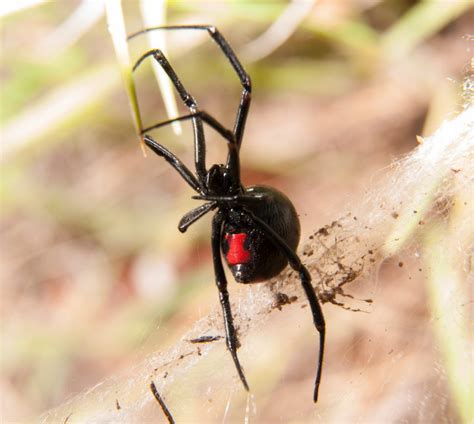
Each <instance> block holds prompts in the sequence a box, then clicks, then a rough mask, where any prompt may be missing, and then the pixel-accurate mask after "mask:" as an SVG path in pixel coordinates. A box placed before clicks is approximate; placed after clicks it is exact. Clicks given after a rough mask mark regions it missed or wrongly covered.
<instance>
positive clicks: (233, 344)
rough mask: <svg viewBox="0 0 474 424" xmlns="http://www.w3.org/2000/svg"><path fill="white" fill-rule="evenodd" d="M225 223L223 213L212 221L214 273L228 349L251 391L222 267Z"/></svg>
mask: <svg viewBox="0 0 474 424" xmlns="http://www.w3.org/2000/svg"><path fill="white" fill-rule="evenodd" d="M223 221H224V215H223V213H222V212H221V211H218V212H217V213H216V214H215V215H214V218H213V220H212V237H211V243H212V259H213V262H214V273H215V276H216V284H217V288H218V290H219V300H220V302H221V306H222V313H223V315H224V326H225V339H226V344H227V348H228V349H229V351H230V353H231V355H232V359H233V360H234V364H235V367H236V369H237V373H238V374H239V377H240V380H241V381H242V384H243V385H244V388H245V390H247V391H249V385H248V384H247V380H246V379H245V375H244V371H243V369H242V366H241V365H240V362H239V358H238V357H237V333H236V331H235V327H234V320H233V318H232V311H231V308H230V302H229V292H228V291H227V279H226V277H225V273H224V268H223V267H222V258H221V247H220V243H221V232H222V223H223Z"/></svg>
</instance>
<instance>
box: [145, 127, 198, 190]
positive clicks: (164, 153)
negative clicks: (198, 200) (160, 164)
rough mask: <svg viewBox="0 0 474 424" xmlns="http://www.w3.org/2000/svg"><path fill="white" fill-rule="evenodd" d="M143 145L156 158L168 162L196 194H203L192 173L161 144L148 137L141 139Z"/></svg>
mask: <svg viewBox="0 0 474 424" xmlns="http://www.w3.org/2000/svg"><path fill="white" fill-rule="evenodd" d="M143 140H144V141H145V144H146V145H147V146H148V147H149V148H150V149H151V150H153V151H154V152H155V153H156V154H157V155H158V156H161V157H163V158H164V159H165V160H166V162H168V163H169V164H170V165H171V166H172V167H173V168H174V169H175V170H176V171H178V172H179V175H181V177H183V179H184V180H185V181H186V182H187V183H188V184H189V185H190V186H191V188H192V189H194V190H195V191H197V192H198V193H202V194H204V193H203V191H202V188H201V185H200V184H199V181H198V180H197V179H196V177H195V176H194V175H193V173H192V172H191V171H190V170H189V169H188V168H187V167H186V165H184V163H183V162H181V161H180V160H179V159H178V158H177V157H176V156H175V155H173V153H171V152H170V151H169V150H168V149H166V148H165V147H164V146H162V145H161V144H159V143H157V142H156V141H155V140H153V138H151V137H150V136H149V135H146V136H145V137H143Z"/></svg>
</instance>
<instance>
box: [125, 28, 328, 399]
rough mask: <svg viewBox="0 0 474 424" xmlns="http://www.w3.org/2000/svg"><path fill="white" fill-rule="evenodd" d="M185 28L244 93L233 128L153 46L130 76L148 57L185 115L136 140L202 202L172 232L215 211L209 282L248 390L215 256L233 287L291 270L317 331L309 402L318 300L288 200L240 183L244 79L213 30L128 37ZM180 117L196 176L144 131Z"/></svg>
mask: <svg viewBox="0 0 474 424" xmlns="http://www.w3.org/2000/svg"><path fill="white" fill-rule="evenodd" d="M185 29H188V30H196V31H206V32H207V33H208V34H209V35H210V36H211V38H212V39H213V40H214V41H215V42H216V44H217V45H218V46H219V48H220V49H221V50H222V52H223V53H224V55H225V56H226V58H227V59H228V60H229V62H230V64H231V65H232V68H233V69H234V71H235V72H236V74H237V75H238V77H239V79H240V83H241V85H242V87H243V89H242V94H241V98H240V105H239V108H238V111H237V118H236V121H235V125H234V129H233V130H232V131H231V130H228V129H227V128H225V127H224V126H223V125H222V124H220V123H219V122H218V121H217V120H216V119H215V118H213V117H212V116H211V115H209V114H208V113H206V112H204V111H202V110H200V109H199V107H198V105H197V103H196V101H195V99H194V98H193V97H192V96H191V94H189V92H188V91H187V90H186V89H185V88H184V86H183V84H182V83H181V81H180V80H179V78H178V76H177V75H176V73H175V71H174V69H173V68H172V66H171V65H170V63H169V62H168V60H167V59H166V57H165V56H164V55H163V53H162V51H160V50H158V49H153V50H150V51H148V52H147V53H145V54H144V55H142V56H141V57H140V58H139V59H138V61H137V62H136V64H135V66H134V67H133V70H134V71H135V70H136V69H137V68H138V66H139V65H140V64H141V63H142V62H143V61H144V60H145V59H147V58H148V57H152V58H153V59H154V60H155V61H156V62H157V63H158V64H159V65H160V66H161V67H162V68H163V70H164V71H165V72H166V73H167V75H168V76H169V78H170V80H171V81H172V83H173V85H174V86H175V88H176V91H177V92H178V94H179V96H180V97H181V99H182V101H183V102H184V104H185V105H186V106H187V107H188V109H189V112H190V113H189V114H187V115H184V116H180V117H178V118H174V119H170V120H168V121H164V122H160V123H158V124H155V125H153V126H150V127H148V128H144V129H141V135H142V136H143V140H144V142H145V144H146V145H147V146H148V147H149V148H150V149H151V150H153V151H154V152H155V153H156V154H157V155H159V156H161V157H163V158H164V159H165V160H166V161H167V162H168V163H169V164H170V165H171V166H172V167H173V168H174V169H175V170H176V171H177V172H178V173H179V174H180V175H181V177H182V178H183V179H184V180H185V181H186V182H187V183H188V184H189V186H190V187H191V188H192V189H193V190H194V191H195V192H196V193H197V195H196V196H193V198H194V199H197V200H201V201H204V202H205V203H203V204H201V205H200V206H198V207H197V208H195V209H193V210H191V211H190V212H188V213H187V214H186V215H184V216H183V218H181V220H180V222H179V225H178V229H179V230H180V231H181V232H185V231H186V230H187V228H188V227H189V226H190V225H191V224H193V223H194V222H196V221H197V220H198V219H200V218H201V217H202V216H204V215H205V214H206V213H208V212H209V211H211V210H216V213H215V215H214V217H213V220H212V235H211V244H212V254H213V262H214V272H215V277H216V284H217V288H218V290H219V298H220V302H221V306H222V311H223V315H224V323H225V332H226V343H227V347H228V349H229V351H230V352H231V354H232V358H233V360H234V363H235V366H236V368H237V372H238V374H239V377H240V379H241V381H242V383H243V385H244V387H245V388H246V389H247V390H249V387H248V384H247V381H246V379H245V376H244V372H243V370H242V367H241V365H240V362H239V359H238V357H237V347H238V340H237V334H236V330H235V327H234V323H233V318H232V312H231V306H230V302H229V292H228V290H227V279H226V276H225V273H224V268H223V266H222V257H221V252H222V254H223V256H224V258H225V260H226V262H227V264H228V266H229V268H230V270H231V271H232V274H233V275H234V277H235V279H236V281H237V282H240V283H245V284H247V283H256V282H259V281H265V280H267V279H269V278H271V277H274V276H276V275H277V274H278V273H279V272H280V271H282V270H283V269H284V268H285V267H286V265H287V264H289V265H290V266H291V267H292V268H293V269H294V270H295V271H296V272H297V273H298V275H299V277H300V279H301V284H302V286H303V289H304V292H305V294H306V297H307V298H308V302H309V305H310V307H311V313H312V316H313V321H314V325H315V327H316V329H317V331H318V332H319V356H318V368H317V374H316V381H315V386H314V396H313V398H314V401H315V402H316V401H317V398H318V389H319V383H320V380H321V370H322V363H323V355H324V339H325V322H324V317H323V313H322V310H321V306H320V304H319V302H318V298H317V297H316V294H315V291H314V288H313V286H312V285H311V276H310V274H309V272H308V270H307V269H306V268H305V266H304V265H303V264H302V263H301V260H300V259H299V257H298V255H297V254H296V249H297V246H298V242H299V238H300V224H299V220H298V215H297V213H296V210H295V208H294V206H293V204H292V203H291V201H290V200H289V199H288V198H287V197H286V196H285V195H284V194H283V193H281V192H279V191H278V190H276V189H274V188H271V187H266V186H252V187H248V188H245V187H244V186H243V185H242V183H241V180H240V163H239V160H240V157H239V151H240V146H241V144H242V138H243V134H244V129H245V122H246V120H247V115H248V111H249V108H250V100H251V82H250V77H249V76H248V74H247V73H246V72H245V70H244V68H243V67H242V65H241V63H240V62H239V59H238V58H237V56H236V55H235V53H234V51H233V50H232V48H231V47H230V45H229V44H228V42H227V41H226V40H225V39H224V37H223V36H222V35H221V33H220V32H219V31H218V30H217V29H216V28H215V27H213V26H205V25H192V26H169V27H156V28H148V29H145V30H143V31H140V32H137V33H135V34H132V35H131V36H130V37H129V39H131V38H133V37H135V36H137V35H140V34H144V33H146V32H149V31H155V30H185ZM184 120H191V122H192V125H193V130H194V149H195V169H196V175H194V174H193V173H192V172H191V171H190V170H189V169H188V168H187V167H186V166H185V165H184V164H183V163H182V162H181V160H180V159H179V158H177V157H176V156H175V155H174V154H173V153H171V152H170V151H169V150H167V149H166V148H165V147H164V146H162V145H161V144H159V143H157V142H156V141H155V140H153V138H152V137H151V136H150V135H148V134H147V133H148V132H149V131H150V130H152V129H156V128H160V127H163V126H165V125H168V124H170V123H172V122H175V121H184ZM204 123H206V124H207V125H209V126H210V127H211V128H212V129H214V130H215V131H217V132H218V133H219V134H220V135H221V136H222V137H223V138H224V139H225V140H226V143H227V148H228V155H227V162H226V164H224V165H213V166H211V167H210V168H209V170H208V169H207V168H206V145H205V137H204V128H203V126H204Z"/></svg>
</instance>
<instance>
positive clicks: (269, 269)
mask: <svg viewBox="0 0 474 424" xmlns="http://www.w3.org/2000/svg"><path fill="white" fill-rule="evenodd" d="M245 192H246V194H261V195H263V196H264V199H262V200H261V201H258V202H255V203H253V202H252V203H249V204H247V205H245V206H244V209H245V210H247V211H249V212H251V213H252V214H253V215H255V216H256V217H258V218H260V219H261V220H262V221H264V222H265V223H266V224H268V225H269V226H270V227H271V228H272V229H273V230H274V231H275V232H276V233H277V234H278V235H279V236H280V237H281V238H282V239H283V240H284V241H285V242H286V243H287V245H288V246H289V247H290V248H291V249H292V250H293V251H296V248H297V247H298V242H299V239H300V223H299V219H298V215H297V213H296V210H295V208H294V206H293V204H292V203H291V201H290V199H288V197H286V196H285V195H284V194H283V193H281V192H280V191H278V190H276V189H274V188H272V187H268V186H251V187H248V188H247V189H246V190H245ZM232 212H233V213H230V214H229V215H228V219H226V221H225V222H224V231H223V237H222V240H221V246H222V252H223V254H224V257H225V260H226V262H227V265H228V266H229V268H230V270H231V271H232V274H233V275H234V278H235V280H236V281H237V282H239V283H256V282H259V281H264V280H267V279H269V278H272V277H274V276H275V275H277V274H279V273H280V272H281V271H282V270H283V269H284V268H285V267H286V265H287V264H288V260H287V256H286V255H285V254H284V253H283V252H281V250H280V249H279V248H278V247H277V246H276V245H275V244H274V243H273V242H272V241H270V240H269V239H268V238H267V237H266V236H265V234H264V232H263V231H262V230H260V229H259V228H258V227H256V226H250V225H248V224H247V223H244V220H241V219H239V217H240V214H239V209H238V208H235V209H234V210H233V211H232Z"/></svg>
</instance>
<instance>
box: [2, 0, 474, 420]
mask: <svg viewBox="0 0 474 424" xmlns="http://www.w3.org/2000/svg"><path fill="white" fill-rule="evenodd" d="M23 3H24V4H23ZM29 3H30V4H28V2H11V3H10V4H5V5H2V6H0V11H1V14H2V16H1V31H2V32H1V35H2V38H1V47H2V49H1V50H2V63H1V74H0V78H1V110H0V120H1V125H2V129H1V155H2V156H1V160H2V164H1V166H2V168H1V221H0V231H1V269H0V279H1V299H2V300H1V317H2V353H1V361H2V362H1V371H2V374H1V380H0V389H1V393H2V395H1V396H2V414H3V417H2V421H3V422H22V421H25V420H27V419H28V418H31V417H35V416H38V415H39V414H40V413H41V412H43V411H45V410H47V409H49V408H52V407H54V406H57V405H59V404H61V403H62V402H64V401H65V400H66V399H68V398H69V397H70V396H72V395H73V394H76V393H78V392H81V391H83V390H85V389H87V388H88V387H91V386H93V385H95V384H96V383H98V382H99V381H101V380H102V379H104V378H105V377H107V376H109V375H113V374H115V373H116V372H118V371H119V370H121V369H126V368H127V367H129V366H130V365H131V364H134V363H135V362H136V361H137V358H138V357H142V356H143V355H146V354H147V353H148V352H153V351H160V349H161V348H162V347H163V346H169V345H172V344H173V342H174V341H176V340H178V339H179V338H180V337H181V336H182V335H183V334H184V333H185V332H186V330H187V328H189V326H190V325H191V324H192V323H193V322H195V321H196V320H197V319H198V318H200V317H203V316H205V315H206V314H207V313H208V311H210V310H214V309H215V308H218V307H219V305H218V297H217V292H216V289H215V286H214V276H213V271H212V263H211V254H210V218H209V217H206V218H204V219H202V220H201V221H200V222H198V223H197V224H195V225H194V226H193V227H192V228H191V229H190V230H189V231H188V232H187V233H186V235H182V234H181V233H179V232H178V230H177V224H178V221H179V219H180V218H181V216H182V215H183V214H184V213H185V212H187V211H188V210H189V209H191V208H193V207H195V206H196V203H195V202H194V201H193V200H192V199H191V198H190V196H191V195H192V194H193V193H192V192H191V190H190V188H189V187H188V186H187V185H186V184H185V183H184V182H183V181H182V180H181V179H180V178H179V176H178V175H177V174H176V173H175V172H174V171H173V170H172V169H171V168H170V167H169V166H168V165H167V164H166V163H165V162H164V161H163V160H161V159H160V158H158V157H156V156H154V155H153V154H151V153H149V154H148V155H147V157H146V158H145V157H144V156H143V153H142V151H141V149H140V144H139V141H138V138H137V136H136V134H135V130H134V127H133V118H132V115H131V113H130V107H129V101H128V99H127V95H126V91H125V89H124V85H123V83H122V80H121V77H120V70H119V68H118V65H117V61H116V57H115V53H114V50H113V46H112V42H111V39H110V36H109V33H108V31H107V24H106V20H105V16H104V7H103V4H102V2H100V1H99V0H97V1H89V2H85V1H84V2H80V1H72V0H71V1H50V2H34V1H31V2H29ZM14 4H16V5H17V6H16V7H15V6H14ZM20 5H23V6H24V8H22V9H21V10H20ZM123 8H124V15H125V21H126V27H127V32H128V33H132V32H134V31H137V30H139V29H141V28H143V27H144V26H145V25H144V23H143V19H142V17H141V15H140V7H139V3H138V2H135V1H124V2H123ZM15 9H17V10H15ZM166 15H167V23H168V24H183V23H200V24H213V25H216V26H217V27H218V28H219V29H220V31H221V32H222V33H223V34H224V35H225V37H226V38H227V40H228V41H229V43H230V44H231V45H232V46H233V48H234V49H235V51H236V52H237V54H238V56H239V58H240V59H241V62H242V63H243V64H244V66H245V68H246V69H247V71H248V72H249V74H250V75H251V77H252V81H253V103H252V106H251V110H250V115H249V119H248V121H247V130H246V135H245V138H244V142H243V148H242V156H241V163H242V174H243V181H244V183H245V184H246V185H250V184H257V183H258V184H268V185H272V186H274V187H276V188H278V189H280V190H281V191H283V192H285V193H286V194H287V195H288V196H289V197H290V198H291V199H292V200H293V202H294V204H295V206H296V209H297V210H298V212H299V214H300V218H301V223H302V238H303V239H306V238H307V236H308V235H309V234H310V233H311V232H312V231H313V230H316V229H317V228H319V227H321V226H323V225H325V224H327V223H330V222H332V221H334V220H335V219H337V218H338V217H339V215H340V214H341V212H342V211H345V210H347V209H348V208H350V207H351V205H352V204H353V203H354V202H355V203H357V201H358V199H360V198H361V197H362V196H363V194H364V192H365V191H366V189H367V188H368V187H370V184H371V181H373V179H374V178H376V173H377V172H379V171H380V170H381V169H382V168H385V167H387V166H388V165H389V164H390V163H391V162H392V160H393V159H394V158H396V157H400V156H401V155H404V154H406V153H408V152H410V151H411V150H412V149H413V148H415V147H416V145H417V141H416V138H415V136H416V135H429V134H430V133H431V132H432V131H433V130H434V129H436V127H437V126H438V125H439V123H440V122H441V121H442V120H443V119H445V118H446V117H449V116H451V115H452V113H453V112H454V111H456V110H460V108H461V105H462V102H463V99H462V97H461V83H462V79H463V75H464V73H465V72H466V66H467V64H468V63H469V60H470V58H471V56H472V50H471V49H472V22H473V21H474V11H473V9H472V2H470V1H457V0H452V1H448V2H446V1H431V2H418V1H411V0H390V1H376V0H353V1H330V0H320V1H318V2H314V3H313V2H309V1H308V2H304V1H303V2H285V1H261V2H250V1H237V0H221V1H208V2H200V1H196V2H194V1H193V2H184V1H169V2H168V3H167V5H166ZM469 31H471V35H469ZM167 47H168V53H169V58H170V61H171V62H172V63H173V65H174V67H175V69H176V71H177V73H178V75H179V76H180V77H181V78H182V81H183V83H184V84H185V86H186V87H187V88H188V90H189V91H190V92H191V93H192V95H193V96H194V97H195V98H196V100H197V101H198V103H199V105H200V106H201V108H202V109H204V110H206V111H208V112H209V113H211V114H213V115H214V116H215V117H216V118H217V119H219V120H220V121H221V122H222V123H223V124H225V125H226V126H228V127H230V128H231V127H232V125H233V122H234V119H235V113H236V108H237V105H238V102H239V95H240V85H239V82H238V79H237V77H236V76H235V74H233V72H232V70H231V68H230V66H229V65H228V63H227V61H226V60H225V58H224V56H223V55H222V54H221V52H220V51H219V50H218V48H217V47H216V45H215V44H214V43H213V42H212V41H211V40H210V38H209V37H207V36H206V34H197V33H194V32H185V33H179V34H169V36H167ZM146 49H148V47H147V46H146V44H145V40H144V39H137V40H133V41H132V42H131V43H130V52H131V57H132V60H136V59H137V58H138V57H139V56H140V55H141V54H142V53H143V52H144V51H146ZM136 83H137V94H138V100H139V104H140V108H141V112H142V118H143V121H144V126H149V125H152V124H154V123H156V122H158V121H160V120H163V119H166V118H167V116H166V113H165V111H164V107H163V103H162V100H161V93H160V89H159V88H158V86H157V84H156V80H155V79H154V77H153V73H152V72H151V67H150V66H149V64H148V63H146V64H144V65H143V66H141V67H140V69H139V71H138V72H137V74H136ZM179 108H180V109H179V110H180V112H182V113H184V112H185V109H183V108H181V106H179ZM450 114H451V115H450ZM182 130H183V133H182V135H176V134H175V133H174V132H173V130H172V129H171V128H166V129H163V130H160V131H155V132H153V136H154V137H155V138H156V139H157V140H158V141H159V142H161V143H163V144H164V145H166V146H167V147H168V148H170V150H172V151H173V152H175V153H176V154H177V155H178V156H179V157H180V158H181V159H182V160H183V161H184V162H185V163H187V164H188V165H189V166H190V167H192V161H193V146H192V131H191V128H190V125H189V124H186V123H185V124H183V125H182ZM206 134H207V136H208V164H212V163H220V162H222V161H223V160H224V158H225V146H224V145H223V143H222V141H221V140H220V139H219V138H218V137H216V135H215V134H214V133H213V132H212V131H207V132H206ZM422 262H423V258H420V257H419V255H417V254H416V252H408V253H406V256H405V257H404V258H398V257H396V258H390V259H388V260H386V261H385V262H384V263H383V264H382V265H381V266H380V267H379V268H378V270H377V272H376V273H374V274H372V275H371V276H370V278H368V279H367V280H366V281H363V282H360V283H359V285H361V286H363V287H364V288H365V291H366V292H368V293H369V294H370V297H371V298H372V299H373V300H374V305H373V306H372V307H370V309H369V313H368V314H365V313H355V312H350V311H346V310H343V309H341V308H338V307H336V306H334V305H330V304H329V305H325V306H324V310H325V314H326V320H327V322H328V327H329V328H328V340H327V359H326V364H325V370H324V373H325V374H324V376H323V380H324V381H323V384H322V386H321V396H320V403H319V404H318V405H317V407H315V406H314V405H313V403H312V402H311V386H312V380H313V378H314V355H315V350H314V349H315V346H314V344H315V336H314V330H313V329H312V328H311V323H310V322H309V320H308V319H307V314H308V313H309V312H308V311H307V310H304V309H303V310H301V311H300V308H295V309H294V310H292V311H291V312H290V313H288V314H287V315H286V316H285V315H284V314H283V313H280V314H274V315H275V316H272V317H270V318H269V319H268V322H267V323H266V324H265V326H264V327H265V329H264V330H262V331H263V332H262V333H258V334H256V335H253V336H252V337H253V338H254V339H255V340H256V341H254V342H253V344H252V346H254V347H255V349H259V352H260V350H262V349H266V348H267V349H278V348H280V347H281V348H283V347H285V349H284V350H285V352H286V353H285V354H283V353H281V355H280V354H279V353H278V351H276V352H273V354H274V357H272V358H273V359H272V360H271V361H274V363H273V362H271V364H273V365H274V367H272V366H269V367H268V368H269V369H268V370H266V371H267V372H268V375H266V376H265V378H264V379H263V380H264V382H259V383H258V386H260V385H263V386H264V387H263V388H258V391H259V390H261V393H263V394H262V395H261V396H260V395H259V394H258V391H257V399H256V403H257V410H256V412H254V415H253V416H252V417H255V418H252V419H253V420H254V421H253V422H262V423H263V422H328V423H329V422H374V423H375V422H424V423H426V422H433V423H435V422H436V423H441V422H460V421H462V420H460V413H459V410H458V409H457V406H456V404H455V403H454V402H453V401H452V397H451V395H450V392H449V387H448V385H447V383H446V376H445V373H444V371H443V364H442V362H441V359H440V355H439V349H438V346H437V342H436V338H435V336H434V334H433V332H432V327H431V323H432V320H433V317H432V315H431V314H430V310H429V307H428V304H427V299H426V287H425V283H426V275H425V274H424V272H423V263H422ZM400 264H401V265H400ZM233 286H234V285H233ZM347 291H348V292H350V291H351V287H348V288H347ZM466 302H467V301H466ZM467 303H468V302H467ZM283 312H284V313H286V310H284V311H283ZM302 317H305V319H306V321H304V323H301V322H300V320H301V318H302ZM307 321H308V322H307ZM259 331H260V330H259ZM308 334H310V335H308ZM259 337H260V338H261V337H268V338H272V340H273V338H274V339H275V342H274V343H273V344H272V343H261V341H260V342H258V340H259ZM288 340H291V346H292V350H291V351H288V343H289V342H288ZM245 343H247V342H246V341H244V342H243V344H245ZM249 343H250V342H249ZM256 352H257V351H255V353H253V354H250V355H246V356H245V361H243V362H244V363H245V367H246V370H247V378H248V379H249V381H250V382H251V383H252V382H255V381H254V379H255V374H253V373H255V371H252V370H254V367H253V366H252V361H254V360H256V359H255V358H256V357H259V358H260V359H261V357H260V356H259V355H261V353H258V354H257V353H256ZM227 360H229V362H230V358H227V357H224V359H223V361H227ZM212 372H217V371H212ZM272 373H275V374H272ZM267 377H268V378H267ZM235 384H236V385H238V384H240V383H239V382H238V381H237V380H235ZM259 396H260V398H259ZM188 400H189V402H190V404H191V402H196V399H188ZM170 402H171V409H173V408H172V406H173V405H175V406H176V405H178V404H179V405H180V408H181V409H183V408H184V407H183V403H185V402H187V400H184V399H180V400H174V401H173V400H172V399H171V400H170ZM206 402H207V401H206ZM225 405H226V404H225V402H224V403H223V404H219V403H218V402H215V403H214V404H213V405H212V414H213V415H212V416H213V417H214V418H213V419H215V420H216V422H222V421H223V420H224V421H225V422H234V421H236V422H241V419H240V418H238V417H240V415H239V413H238V412H236V415H232V412H231V413H229V414H227V413H224V412H225ZM205 407H206V408H208V409H209V408H211V407H210V406H209V405H205ZM196 408H198V409H199V406H196V405H194V406H193V407H192V408H191V406H190V409H192V410H193V411H195V410H196ZM203 408H204V407H203ZM178 412H179V411H178ZM226 414H227V415H226ZM240 414H241V412H240ZM184 416H185V415H184ZM223 417H224V418H225V419H224V418H223ZM190 421H194V422H211V421H212V420H211V419H210V418H207V419H204V418H202V419H201V418H199V419H198V418H196V419H194V420H192V419H190ZM178 422H180V421H179V420H178Z"/></svg>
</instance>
